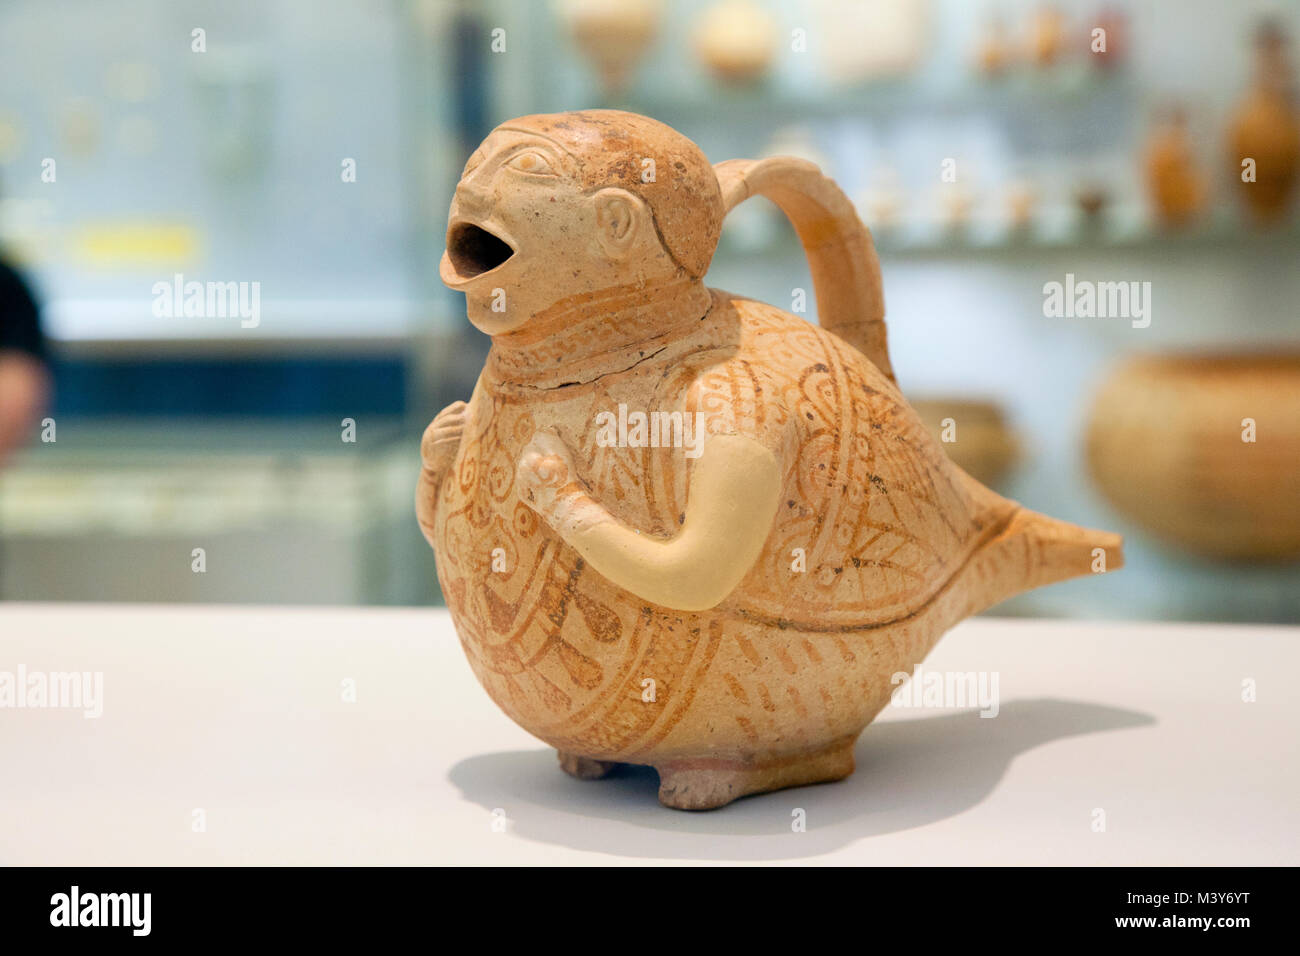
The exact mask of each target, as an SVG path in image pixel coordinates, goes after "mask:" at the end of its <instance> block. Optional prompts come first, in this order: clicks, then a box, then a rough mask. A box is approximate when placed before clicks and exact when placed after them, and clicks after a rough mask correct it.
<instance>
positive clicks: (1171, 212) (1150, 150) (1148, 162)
mask: <svg viewBox="0 0 1300 956" xmlns="http://www.w3.org/2000/svg"><path fill="white" fill-rule="evenodd" d="M1145 166H1146V177H1147V190H1148V192H1149V193H1150V196H1151V205H1152V208H1153V210H1154V211H1155V214H1156V219H1157V220H1158V221H1159V222H1160V223H1161V224H1162V225H1164V226H1168V227H1173V228H1177V227H1181V226H1186V225H1188V224H1189V223H1191V222H1192V220H1194V219H1195V218H1196V217H1197V216H1198V215H1199V214H1200V212H1201V209H1202V207H1203V205H1204V201H1205V182H1204V180H1203V179H1202V177H1201V174H1200V173H1199V172H1198V171H1197V169H1196V161H1195V159H1194V158H1193V153H1192V141H1191V137H1190V136H1188V133H1187V117H1186V115H1185V114H1184V113H1183V112H1182V111H1181V110H1176V111H1174V112H1173V113H1172V114H1171V115H1170V116H1169V117H1168V118H1167V119H1166V120H1164V121H1162V122H1160V123H1159V124H1158V125H1157V126H1156V128H1155V129H1154V130H1153V131H1152V134H1151V138H1150V139H1149V140H1148V142H1147V148H1146V156H1145Z"/></svg>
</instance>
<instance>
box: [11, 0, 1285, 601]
mask: <svg viewBox="0 0 1300 956" xmlns="http://www.w3.org/2000/svg"><path fill="white" fill-rule="evenodd" d="M1298 57H1300V3H1295V2H1288V0H1274V2H1254V0H1240V2H1224V0H1131V2H1124V0H1070V2H1066V0H1058V2H1056V3H1044V2H1040V0H973V2H972V0H805V2H802V3H796V2H792V0H722V2H701V3H689V2H685V0H567V2H549V0H546V2H542V0H539V2H505V0H499V2H464V3H458V2H453V0H331V2H328V3H324V2H319V0H220V2H211V3H207V2H190V0H114V2H111V3H105V2H91V0H0V241H2V242H3V248H4V256H5V258H6V259H7V260H8V261H10V262H11V263H13V264H14V265H16V266H17V267H18V268H19V269H20V270H21V271H22V272H23V274H24V275H25V276H26V278H27V280H28V282H29V283H30V285H31V286H32V288H33V290H34V291H35V292H36V293H37V296H38V298H39V299H40V301H41V303H42V305H43V319H44V327H45V332H46V335H47V336H48V339H49V356H50V366H51V368H52V373H53V382H54V385H53V397H52V403H51V407H50V409H49V410H48V411H47V412H46V413H44V414H43V415H42V416H41V419H42V420H41V421H39V422H36V423H35V424H33V425H32V426H31V427H30V428H29V429H28V430H27V434H26V436H25V445H24V447H22V448H21V449H19V450H17V451H15V452H14V453H13V454H12V455H11V456H10V458H9V460H8V462H7V463H6V465H5V466H4V469H3V471H0V598H3V599H5V600H123V601H194V602H277V603H278V602H283V603H338V604H349V603H378V604H413V603H431V602H437V601H438V600H439V594H438V589H437V583H436V580H435V577H434V569H433V556H432V554H431V552H430V551H429V549H428V547H427V546H426V545H425V543H424V541H423V539H422V538H421V536H420V534H419V530H418V528H417V526H416V523H415V519H414V516H413V512H412V504H411V501H412V493H413V487H414V481H415V475H416V470H417V467H418V442H419V436H420V434H421V432H422V430H423V428H424V426H425V425H426V424H427V423H428V421H429V420H430V419H431V418H432V417H433V415H434V414H435V413H436V412H437V411H438V410H439V409H440V408H441V407H442V406H443V405H445V404H447V403H448V402H450V401H452V400H453V399H456V398H466V397H468V395H469V391H470V389H471V388H472V385H473V382H474V379H475V377H476V375H477V373H478V370H479V368H480V367H481V364H482V360H483V357H484V355H485V354H486V350H487V340H486V339H485V338H484V337H483V336H481V335H480V334H478V333H477V332H474V331H473V330H472V329H471V328H470V327H469V325H468V323H467V322H466V320H465V316H464V310H463V303H462V300H461V298H460V296H458V295H455V294H452V293H450V292H449V291H447V290H446V289H444V288H443V287H442V286H441V284H440V283H439V281H438V277H437V262H438V258H439V256H440V255H441V253H442V249H443V238H444V232H445V229H446V215H447V206H448V203H449V202H450V198H451V192H452V189H453V187H454V185H455V182H456V180H457V178H458V177H459V173H460V169H461V167H462V165H463V163H464V161H465V159H466V158H467V157H468V155H469V153H470V152H471V151H472V150H473V148H474V146H475V145H476V144H477V143H478V141H479V140H480V139H481V138H482V137H483V135H484V134H486V132H487V131H488V130H489V129H491V128H492V127H493V126H494V125H495V124H497V123H499V122H501V121H502V120H505V119H508V118H510V117H513V116H517V115H520V114H525V113H534V112H548V111H554V110H561V109H573V108H580V107H591V106H616V107H620V108H624V109H631V110H635V111H637V112H642V113H646V114H648V115H651V116H653V117H655V118H657V119H659V120H662V121H664V122H666V123H668V124H669V125H671V126H674V127H676V128H677V129H679V130H681V131H682V132H684V133H686V134H687V135H688V136H690V137H692V138H693V139H695V140H696V142H698V143H699V144H700V145H701V146H702V147H703V148H704V150H705V152H706V153H707V154H708V155H709V157H710V158H711V159H712V160H714V161H715V162H717V161H720V160H723V159H729V158H735V157H751V158H752V157H757V156H760V155H769V154H778V153H789V154H795V155H801V156H806V157H808V158H811V159H814V160H816V161H817V162H818V163H819V164H821V165H822V166H823V168H824V169H826V170H827V171H828V172H829V173H830V174H831V175H833V176H834V177H835V178H836V179H837V180H838V181H839V183H840V184H841V185H842V186H843V187H844V189H845V191H846V192H848V193H849V194H850V195H851V196H852V197H853V198H854V200H855V201H856V202H857V203H858V206H859V209H860V212H861V214H862V216H863V218H864V220H865V221H866V222H867V224H868V225H869V226H871V228H872V229H873V231H874V233H875V235H876V240H877V243H878V246H879V249H880V252H881V260H882V269H883V273H884V279H885V296H886V302H887V307H888V320H889V331H890V339H891V346H892V351H893V356H894V363H895V367H896V369H897V372H898V377H899V382H900V384H901V386H902V388H903V390H904V392H905V393H906V394H907V395H908V396H909V397H910V398H912V399H913V400H914V401H915V403H916V404H917V405H918V407H919V408H921V409H922V411H923V413H924V414H925V415H926V416H927V418H929V419H930V420H931V421H932V422H933V425H934V428H935V430H936V431H937V432H942V431H943V429H944V428H945V427H947V428H948V429H949V437H955V438H956V440H955V441H952V442H949V443H947V444H945V448H946V449H947V450H948V451H949V453H950V454H951V455H952V456H953V457H954V458H955V459H956V460H957V461H958V462H959V463H961V464H963V465H964V466H966V467H967V468H968V469H969V470H971V471H972V472H973V473H975V474H977V475H978V476H980V477H982V478H985V479H986V480H987V481H988V482H989V483H990V484H992V485H993V486H994V487H995V488H997V489H998V490H999V491H1001V492H1003V493H1004V494H1007V495H1008V496H1010V497H1013V498H1016V499H1017V500H1019V501H1021V502H1023V503H1025V504H1026V505H1028V506H1030V507H1033V508H1035V509H1039V510H1042V511H1045V512H1047V513H1049V514H1052V515H1054V516H1057V517H1061V518H1065V519H1068V520H1071V521H1075V522H1077V523H1081V524H1087V525H1091V526H1093V527H1098V528H1107V529H1112V530H1116V531H1120V532H1121V533H1123V534H1124V535H1125V538H1126V550H1127V555H1128V567H1127V569H1126V570H1125V571H1124V572H1123V573H1122V574H1117V575H1113V576H1110V575H1108V576H1106V577H1104V578H1101V579H1097V580H1085V581H1074V582H1071V583H1067V584H1062V585H1057V586H1054V587H1052V588H1049V589H1046V590H1043V591H1038V592H1034V593H1031V594H1029V595H1025V596H1023V597H1021V598H1019V599H1017V600H1015V601H1013V602H1009V603H1008V604H1006V605H1003V606H1002V607H1000V608H998V609H997V610H996V611H995V613H1018V614H1045V615H1058V616H1078V617H1094V618H1163V619H1191V620H1253V621H1289V622H1297V621H1300V564H1298V563H1297V559H1298V558H1300V203H1298V202H1297V198H1298V197H1297V196H1296V195H1295V193H1296V192H1297V191H1300V101H1297V100H1296V98H1295V93H1296V83H1297V73H1296V63H1297V58H1298ZM1245 160H1249V163H1246V162H1245ZM1243 180H1245V181H1243ZM751 206H752V207H753V208H751ZM192 281H199V282H204V283H208V282H214V283H221V284H223V287H227V288H228V289H229V290H230V293H231V299H230V301H229V308H227V309H223V310H221V311H222V314H219V315H214V314H208V315H204V316H196V315H188V316H187V315H186V309H185V308H184V297H185V296H184V286H185V283H187V282H192ZM1053 282H1056V283H1061V284H1062V287H1063V289H1067V290H1068V291H1067V293H1066V294H1067V297H1068V298H1069V299H1070V301H1071V302H1072V303H1073V302H1074V301H1075V299H1074V292H1075V290H1076V289H1080V288H1083V284H1087V283H1091V284H1100V283H1117V284H1118V283H1123V284H1124V285H1123V290H1124V292H1125V293H1126V294H1127V293H1128V292H1129V291H1131V292H1132V299H1131V301H1128V302H1126V303H1120V305H1121V306H1122V308H1120V309H1119V312H1120V314H1119V315H1114V314H1111V315H1109V316H1108V317H1100V316H1095V317H1091V316H1088V315H1086V314H1080V313H1086V312H1087V311H1088V310H1087V309H1086V308H1084V307H1082V306H1081V307H1080V308H1079V309H1075V308H1073V307H1067V308H1065V309H1064V310H1061V311H1053V309H1052V307H1050V305H1049V303H1048V299H1049V296H1048V295H1047V293H1046V292H1045V287H1046V286H1048V284H1050V283H1053ZM225 284H232V285H229V286H226V285H225ZM254 284H255V285H254ZM710 284H711V285H715V286H719V287H722V288H725V289H728V290H730V291H733V292H738V293H743V294H746V295H750V296H753V297H755V298H759V299H763V300H766V301H768V302H771V303H773V304H775V305H777V306H780V307H782V308H786V309H790V308H791V307H792V303H793V302H794V301H796V298H797V290H801V289H802V290H806V292H807V295H808V297H809V318H810V319H811V318H813V317H814V316H813V311H814V308H813V304H812V301H811V283H810V281H809V278H808V273H807V266H806V263H805V260H804V257H803V252H802V250H801V249H800V247H799V245H798V242H797V240H795V239H794V237H793V234H792V232H790V231H789V229H788V228H787V227H786V226H785V225H784V223H783V221H782V220H781V219H780V217H779V215H778V214H776V212H775V210H774V209H773V208H772V207H766V206H759V205H758V204H746V206H745V207H742V209H741V210H738V211H737V213H736V214H735V215H734V216H733V217H732V218H731V219H730V220H729V221H728V225H727V229H726V232H725V233H724V237H723V241H722V244H721V246H720V248H719V251H718V254H717V256H716V258H715V259H714V264H713V267H712V270H711V273H710ZM1104 288H1109V289H1110V290H1111V292H1112V293H1113V295H1117V294H1118V293H1115V289H1117V288H1118V286H1109V287H1103V289H1104ZM241 295H242V298H241ZM1113 295H1112V300H1111V304H1112V307H1114V305H1115V303H1116V301H1117V300H1116V299H1114V297H1113ZM1105 300H1106V295H1105V294H1104V291H1103V294H1102V295H1100V296H1098V301H1099V302H1103V301H1105ZM236 302H237V303H238V305H236ZM1097 311H1102V312H1104V311H1105V309H1104V308H1102V309H1099V310H1097ZM1112 311H1114V308H1112ZM1187 353H1190V354H1192V355H1193V356H1194V357H1192V358H1186V357H1183V356H1184V355H1185V354H1187ZM945 423H947V424H945ZM1251 439H1254V440H1253V441H1252V440H1251ZM197 548H201V549H202V550H203V563H204V570H203V571H202V573H198V572H197V571H196V570H195V569H194V563H195V560H196V559H195V558H193V555H194V553H195V549H197Z"/></svg>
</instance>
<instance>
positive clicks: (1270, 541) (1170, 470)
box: [1087, 349, 1300, 559]
mask: <svg viewBox="0 0 1300 956" xmlns="http://www.w3.org/2000/svg"><path fill="white" fill-rule="evenodd" d="M1246 419H1250V420H1251V421H1252V422H1253V423H1254V426H1253V438H1254V441H1245V440H1243V436H1244V437H1247V438H1249V437H1252V436H1251V434H1250V432H1249V431H1248V430H1247V428H1248V426H1247V425H1246V424H1245V421H1246ZM1087 442H1088V464H1089V468H1090V470H1091V472H1092V476H1093V478H1094V480H1095V481H1096V482H1097V484H1098V486H1099V487H1100V488H1101V490H1102V491H1103V492H1105V494H1106V497H1107V498H1109V499H1110V501H1111V503H1112V504H1114V505H1115V507H1116V508H1117V509H1119V510H1120V511H1122V512H1123V513H1124V514H1125V515H1126V516H1128V517H1129V518H1131V519H1132V520H1133V521H1134V522H1135V523H1136V524H1138V525H1141V526H1142V527H1144V528H1146V529H1148V530H1150V531H1151V532H1153V533H1154V534H1155V535H1156V536H1157V537H1159V538H1160V539H1162V540H1163V541H1165V542H1166V543H1167V544H1170V545H1173V546H1174V547H1176V548H1178V549H1179V550H1180V551H1186V552H1191V553H1194V554H1202V555H1207V556H1211V557H1221V558H1267V559H1271V558H1295V557H1300V352H1298V351H1295V350H1294V349H1292V350H1289V351H1288V350H1279V351H1276V352H1273V353H1269V354H1264V353H1260V354H1254V355H1250V354H1241V355H1232V354H1228V355H1222V354H1220V355H1156V356H1144V357H1141V358H1137V359H1133V360H1131V361H1129V362H1127V363H1125V364H1124V365H1123V366H1121V367H1120V368H1119V369H1117V370H1116V371H1115V372H1114V373H1113V374H1112V375H1111V376H1110V378H1109V379H1108V380H1107V381H1106V383H1105V384H1104V385H1103V386H1102V388H1101V391H1100V392H1099V393H1098V395H1097V399H1096V401H1095V403H1094V405H1093V409H1092V414H1091V420H1090V423H1089V426H1088V438H1087Z"/></svg>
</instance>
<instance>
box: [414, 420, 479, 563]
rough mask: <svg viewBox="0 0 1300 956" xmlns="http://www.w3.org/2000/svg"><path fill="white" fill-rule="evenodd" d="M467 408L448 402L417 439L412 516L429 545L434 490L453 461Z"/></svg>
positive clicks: (435, 491)
mask: <svg viewBox="0 0 1300 956" xmlns="http://www.w3.org/2000/svg"><path fill="white" fill-rule="evenodd" d="M468 408H469V406H468V405H466V404H465V403H464V402H452V403H451V404H450V405H448V406H447V407H446V408H444V409H443V410H442V411H440V412H439V413H438V414H437V416H436V417H435V418H434V419H433V421H432V422H430V423H429V427H428V428H426V429H425V430H424V437H423V438H422V439H421V440H420V464H421V468H420V480H419V482H418V484H417V486H416V490H415V514H416V517H417V518H419V521H420V529H421V530H422V531H423V532H424V536H425V538H426V539H428V541H429V543H430V544H433V515H434V508H435V505H436V504H437V501H438V488H439V487H440V486H441V485H442V481H443V479H444V478H445V477H446V476H447V472H448V470H449V469H450V468H451V465H452V462H453V461H454V460H455V458H456V449H458V448H459V447H460V437H461V434H462V433H463V432H464V430H465V413H466V410H467V409H468Z"/></svg>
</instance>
